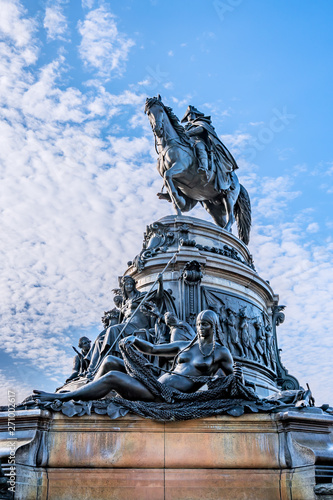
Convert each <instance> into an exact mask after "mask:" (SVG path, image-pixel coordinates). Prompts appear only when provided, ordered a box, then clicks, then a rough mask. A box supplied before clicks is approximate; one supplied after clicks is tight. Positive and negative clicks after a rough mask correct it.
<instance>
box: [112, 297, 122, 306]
mask: <svg viewBox="0 0 333 500" xmlns="http://www.w3.org/2000/svg"><path fill="white" fill-rule="evenodd" d="M113 302H114V303H115V306H116V307H118V309H120V307H121V304H122V302H123V298H122V296H121V295H115V296H114V297H113Z"/></svg>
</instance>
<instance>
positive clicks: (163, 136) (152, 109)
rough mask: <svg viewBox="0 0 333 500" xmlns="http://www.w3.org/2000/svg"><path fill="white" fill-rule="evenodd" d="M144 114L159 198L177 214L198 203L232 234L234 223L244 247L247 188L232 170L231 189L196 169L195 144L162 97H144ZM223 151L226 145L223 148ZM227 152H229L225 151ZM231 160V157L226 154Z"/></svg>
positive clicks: (247, 233)
mask: <svg viewBox="0 0 333 500" xmlns="http://www.w3.org/2000/svg"><path fill="white" fill-rule="evenodd" d="M145 113H146V114H147V116H148V119H149V121H150V124H151V127H152V129H153V133H154V136H155V149H156V152H157V153H158V165H157V170H158V172H159V173H160V175H161V176H162V177H163V179H164V186H165V187H166V190H167V193H163V192H161V193H158V196H159V198H160V199H166V200H168V201H170V202H171V203H172V204H173V206H174V208H175V210H176V211H177V214H178V215H181V214H182V213H183V212H188V211H189V210H191V209H192V208H193V207H194V206H195V205H196V204H197V203H198V201H199V202H200V203H201V204H202V205H203V206H204V208H205V209H206V210H207V212H208V213H209V214H210V215H211V216H212V218H213V220H214V221H215V223H216V224H217V225H218V226H220V227H222V228H223V229H225V230H226V231H229V232H231V227H232V225H233V223H234V222H235V221H236V222H237V228H238V235H239V238H240V239H241V240H242V241H243V242H244V243H245V244H246V245H247V244H248V242H249V236H250V227H251V204H250V199H249V195H248V193H247V191H246V189H245V188H244V187H243V186H242V185H241V184H240V183H239V181H238V177H237V175H236V174H235V172H234V171H232V172H231V173H230V175H231V178H232V189H231V188H229V189H226V190H221V189H217V187H216V182H215V176H216V175H217V174H216V172H214V171H213V172H210V174H209V176H208V178H207V175H206V172H201V171H200V169H199V170H198V159H197V157H196V153H195V148H194V143H193V141H192V140H191V138H190V137H189V136H188V135H187V134H186V131H185V129H184V127H183V126H182V125H181V124H180V122H179V119H178V118H177V116H176V115H175V114H174V113H173V111H172V109H171V108H169V107H168V106H165V105H164V104H163V102H162V100H161V97H160V96H158V97H152V98H147V100H146V105H145ZM223 147H224V148H225V146H223ZM225 150H226V151H227V152H228V150H227V149H226V148H225ZM228 154H229V155H230V157H231V154H230V153H229V152H228Z"/></svg>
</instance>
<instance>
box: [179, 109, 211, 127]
mask: <svg viewBox="0 0 333 500" xmlns="http://www.w3.org/2000/svg"><path fill="white" fill-rule="evenodd" d="M190 113H191V114H193V115H196V116H205V115H204V113H201V111H199V110H198V109H197V108H195V107H194V106H191V105H190V106H188V107H187V110H186V112H185V115H184V116H183V118H182V119H181V123H184V122H186V121H187V120H186V118H187V117H188V115H189V114H190Z"/></svg>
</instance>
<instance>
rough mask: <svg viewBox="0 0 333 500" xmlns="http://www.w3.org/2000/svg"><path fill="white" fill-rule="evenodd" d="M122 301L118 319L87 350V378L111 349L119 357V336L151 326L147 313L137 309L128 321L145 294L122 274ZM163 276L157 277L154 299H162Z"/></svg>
mask: <svg viewBox="0 0 333 500" xmlns="http://www.w3.org/2000/svg"><path fill="white" fill-rule="evenodd" d="M120 286H121V292H122V297H123V300H122V303H121V304H120V314H119V320H118V323H116V324H114V323H113V324H110V326H108V328H106V330H103V331H102V332H101V333H100V334H99V335H98V337H97V339H96V340H95V342H94V344H93V346H92V348H91V349H90V351H89V354H88V358H89V359H90V365H89V369H88V371H87V378H91V379H92V378H93V377H94V375H95V373H96V371H97V369H98V367H99V366H100V365H101V363H102V361H103V358H104V356H105V355H106V353H107V352H108V351H111V353H112V355H113V356H116V357H119V358H120V357H121V354H120V351H119V347H118V342H119V340H121V338H124V337H126V336H128V335H132V334H134V333H135V332H136V331H142V330H148V329H149V328H150V326H151V324H150V321H149V318H148V317H147V315H145V314H144V313H142V312H141V310H140V309H138V310H137V312H136V313H135V315H134V317H133V318H132V319H131V321H130V322H129V319H130V318H131V316H132V314H133V313H134V311H136V309H137V308H138V306H139V304H140V302H141V301H142V299H143V298H144V297H145V296H146V295H147V293H146V292H139V291H138V290H137V288H136V284H135V280H134V279H133V278H132V277H131V276H123V277H122V278H121V280H120ZM164 293H165V292H164V290H163V278H162V276H160V277H159V281H158V289H157V291H156V292H152V294H154V300H155V301H157V302H158V301H159V300H162V297H163V295H164Z"/></svg>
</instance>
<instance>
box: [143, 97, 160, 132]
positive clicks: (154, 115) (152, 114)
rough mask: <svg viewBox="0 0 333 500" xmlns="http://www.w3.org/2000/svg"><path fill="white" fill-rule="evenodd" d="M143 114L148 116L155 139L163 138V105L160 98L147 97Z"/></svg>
mask: <svg viewBox="0 0 333 500" xmlns="http://www.w3.org/2000/svg"><path fill="white" fill-rule="evenodd" d="M145 113H146V115H147V116H148V119H149V122H150V125H151V128H152V129H153V132H154V134H155V135H156V136H157V137H162V136H163V131H164V127H163V119H164V104H163V102H162V98H161V96H160V95H159V94H158V96H157V97H147V99H146V105H145Z"/></svg>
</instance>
